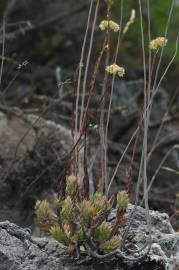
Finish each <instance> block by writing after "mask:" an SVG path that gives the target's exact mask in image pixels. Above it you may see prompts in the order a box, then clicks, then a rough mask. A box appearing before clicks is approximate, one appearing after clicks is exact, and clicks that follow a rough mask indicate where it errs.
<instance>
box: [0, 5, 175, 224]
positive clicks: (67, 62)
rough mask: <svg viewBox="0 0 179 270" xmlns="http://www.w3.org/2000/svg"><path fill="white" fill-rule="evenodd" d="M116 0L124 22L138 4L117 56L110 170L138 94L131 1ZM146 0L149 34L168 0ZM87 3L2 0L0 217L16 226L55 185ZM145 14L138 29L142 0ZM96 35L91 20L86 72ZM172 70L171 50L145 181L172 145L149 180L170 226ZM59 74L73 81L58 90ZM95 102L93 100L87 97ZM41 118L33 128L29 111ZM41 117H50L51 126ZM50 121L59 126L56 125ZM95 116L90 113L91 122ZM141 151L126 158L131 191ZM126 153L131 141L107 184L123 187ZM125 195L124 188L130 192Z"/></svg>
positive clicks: (159, 32) (170, 49)
mask: <svg viewBox="0 0 179 270" xmlns="http://www.w3.org/2000/svg"><path fill="white" fill-rule="evenodd" d="M124 2H125V3H124V17H123V23H124V24H125V23H126V22H127V21H128V19H129V17H130V12H131V9H136V20H135V23H134V24H133V25H132V26H131V27H130V29H129V31H128V33H127V35H126V36H125V38H124V40H123V43H122V46H121V49H120V53H119V58H118V61H119V63H120V65H122V66H124V67H125V69H126V76H125V79H123V80H122V81H121V80H120V81H119V80H118V79H117V80H116V83H115V89H114V90H115V91H114V101H113V108H112V114H111V121H110V134H109V164H108V166H109V171H110V172H112V171H113V169H114V168H115V165H116V163H117V161H118V159H119V158H120V156H121V154H122V152H123V149H124V147H125V145H126V144H127V142H128V140H129V138H130V136H131V134H132V132H133V131H134V129H135V127H136V125H137V123H138V119H139V116H140V111H141V105H142V101H143V95H142V87H143V81H142V80H143V67H142V58H141V55H142V54H141V43H140V40H141V37H140V26H139V13H138V5H137V3H138V1H129V0H128V1H124ZM150 2H151V14H152V16H151V28H152V37H156V36H163V35H164V32H165V26H166V22H167V16H168V13H169V9H170V4H171V1H168V0H167V1H161V0H151V1H150ZM89 3H90V1H88V0H85V1H84V0H79V1H74V0H66V1H62V0H53V1H50V0H39V1H35V0H18V1H10V0H8V1H5V0H4V1H3V0H1V1H0V15H1V31H0V42H1V50H2V49H3V44H4V48H5V50H4V63H3V72H2V80H1V86H0V91H1V102H0V113H1V114H0V169H1V173H0V176H1V179H0V188H1V194H0V206H1V210H0V211H1V214H0V219H2V220H4V219H10V220H12V221H15V222H16V223H19V224H21V225H31V224H32V220H33V207H34V202H35V201H36V200H37V198H39V197H44V196H47V195H49V197H53V191H54V190H56V188H57V186H58V181H59V179H60V175H61V173H62V170H63V162H64V160H63V157H64V154H65V153H66V152H67V150H68V149H69V148H70V144H71V142H70V140H71V139H70V132H69V128H70V127H71V113H72V108H73V101H74V84H73V82H74V80H75V74H76V72H77V68H78V64H79V59H80V52H81V46H82V42H83V36H84V32H85V27H86V21H87V16H88V8H89ZM105 12H106V9H105V3H104V2H103V1H101V5H100V10H99V17H98V24H99V23H100V20H101V19H102V18H104V16H105ZM178 12H179V6H178V4H177V3H176V5H175V7H174V12H173V16H172V20H171V23H170V26H169V34H168V39H169V42H168V45H167V47H166V48H165V52H164V58H163V62H162V66H161V69H160V76H161V74H162V72H163V71H164V70H165V68H166V66H167V64H168V63H169V61H170V60H171V58H172V56H173V54H174V50H175V42H176V37H177V35H178V28H179V20H178V15H177V14H178ZM4 15H5V20H3V18H4V17H3V16H4ZM143 15H144V29H146V25H147V17H146V15H147V10H146V7H145V5H144V7H143ZM113 18H114V20H115V21H118V22H119V21H120V1H118V0H115V1H114V6H113ZM102 39H103V33H101V32H100V30H99V27H98V26H96V32H95V42H94V46H93V54H92V59H91V64H90V70H92V67H93V64H94V62H95V60H96V57H97V56H98V53H99V51H100V48H101V42H102ZM146 43H147V42H146ZM115 44H116V36H115V35H114V36H112V43H111V45H112V48H114V49H115ZM146 46H147V44H146ZM1 60H2V56H1ZM178 73H179V55H177V56H176V58H175V60H174V62H173V64H172V66H171V68H170V70H169V72H168V74H167V76H166V77H165V79H164V80H163V83H162V85H161V88H160V91H159V93H158V95H157V96H156V99H155V102H154V106H153V113H152V118H151V124H150V130H149V149H151V147H152V143H153V141H154V139H155V136H156V134H157V130H158V128H159V127H160V124H161V122H162V119H163V116H164V114H165V113H166V112H168V113H167V114H166V117H165V121H164V125H163V128H162V130H161V133H160V136H159V139H158V141H157V145H156V149H155V151H154V152H153V154H152V156H151V161H150V162H149V165H148V175H149V180H150V179H151V178H152V176H153V175H154V174H155V172H156V169H157V168H158V166H159V165H160V162H161V160H162V158H163V157H164V156H165V154H167V153H168V151H169V150H170V149H172V150H171V153H170V155H169V156H168V159H167V160H166V162H165V163H164V164H163V165H162V167H163V168H161V170H160V171H159V173H158V174H157V177H156V180H155V182H154V184H153V185H152V189H151V192H150V206H151V208H153V209H157V210H160V211H167V212H168V214H169V215H170V216H171V221H172V223H173V224H174V226H175V227H176V228H178V216H177V210H178V203H179V199H178V196H179V195H178V192H179V181H178V180H179V177H178V175H179V150H178V149H177V148H176V147H174V146H175V145H177V144H178V141H179V139H178V138H179V136H178V135H179V134H178V124H179V122H178V117H179V107H178V101H179V95H178V90H179V89H178V90H176V89H177V87H178ZM102 76H103V75H102V72H101V70H100V73H99V76H98V80H97V83H96V87H97V88H99V89H100V87H101V80H102ZM66 80H67V82H71V83H67V84H65V85H64V87H63V89H62V92H60V91H61V90H60V91H59V87H58V84H59V83H60V82H62V81H63V82H64V81H66ZM171 101H172V102H171ZM93 106H94V108H95V101H94V104H93ZM14 108H15V111H14ZM18 109H19V111H18ZM21 112H23V114H24V115H25V116H26V117H28V121H26V120H27V119H26V120H24V118H23V117H22V118H21V116H19V114H20V115H21ZM39 116H43V118H44V119H45V120H44V122H43V123H41V124H39V125H36V126H35V127H34V124H33V123H34V119H36V118H35V117H39ZM19 117H20V118H19ZM24 121H25V123H24ZM48 121H51V122H50V124H49V122H48ZM52 123H54V125H57V124H58V125H59V126H57V127H54V126H53V124H52ZM95 124H96V122H95V119H94V120H93V121H92V125H95ZM32 125H33V128H32V129H31V126H32ZM52 126H53V127H52ZM63 128H64V129H63ZM51 129H52V130H53V131H51ZM27 130H30V131H29V132H28V136H29V137H28V136H26V141H25V139H23V144H22V145H20V146H21V148H20V147H19V141H20V140H21V139H22V137H23V136H24V133H27ZM140 141H141V138H140V139H139V142H140ZM65 144H66V145H65ZM17 145H18V149H17ZM19 148H20V150H19ZM17 150H18V151H17ZM140 151H141V148H140V144H139V147H138V148H137V151H136V157H135V161H134V164H133V172H132V179H133V181H134V187H133V189H135V181H136V179H137V172H138V166H139V161H140ZM131 155H132V149H130V151H129V153H128V155H127V156H126V158H125V160H124V162H123V164H122V165H121V168H120V169H119V172H118V175H117V177H116V179H115V183H114V185H113V187H112V191H113V192H116V191H117V190H118V188H120V187H123V186H125V185H126V183H127V181H128V179H127V170H128V167H129V162H130V158H131ZM56 160H58V162H56ZM141 196H142V195H141ZM133 199H134V198H133V195H132V194H131V200H133Z"/></svg>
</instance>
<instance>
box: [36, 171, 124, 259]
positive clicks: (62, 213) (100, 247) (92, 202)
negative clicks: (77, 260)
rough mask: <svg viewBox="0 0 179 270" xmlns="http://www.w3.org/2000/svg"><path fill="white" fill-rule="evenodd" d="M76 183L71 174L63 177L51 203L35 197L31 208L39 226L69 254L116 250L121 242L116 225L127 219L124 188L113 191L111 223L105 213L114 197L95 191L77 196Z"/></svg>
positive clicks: (109, 210)
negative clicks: (63, 184) (60, 194)
mask: <svg viewBox="0 0 179 270" xmlns="http://www.w3.org/2000/svg"><path fill="white" fill-rule="evenodd" d="M77 185H78V183H77V178H76V177H75V176H73V175H71V176H69V177H67V182H66V194H65V196H64V197H63V198H58V199H56V201H55V202H54V204H53V205H50V204H49V203H48V202H47V201H45V200H44V201H37V203H36V206H35V212H36V217H37V220H38V225H39V227H40V229H41V230H42V231H44V232H45V233H47V234H49V235H51V236H52V237H53V238H54V239H56V240H57V241H59V242H60V243H62V244H63V245H65V246H66V247H67V252H68V254H69V255H74V256H76V255H77V254H80V251H81V250H83V251H85V252H87V254H88V255H92V254H91V253H90V252H92V253H93V252H95V253H96V254H100V255H103V254H108V253H111V252H114V251H117V250H118V249H119V248H120V246H121V244H122V237H121V236H120V228H121V227H122V226H123V225H125V224H126V221H127V214H126V209H127V206H128V194H127V192H126V191H120V192H119V193H118V194H117V197H116V200H115V203H116V220H115V222H114V223H113V224H112V223H111V222H109V220H108V217H109V214H110V213H111V211H112V209H113V204H114V199H115V198H114V197H111V198H110V199H108V198H107V197H106V196H104V195H102V194H100V193H98V192H95V193H94V194H93V195H92V196H91V197H90V198H84V197H83V198H80V197H82V196H79V193H78V192H77ZM116 201H117V202H116ZM89 253H90V254H89ZM75 254H76V255H75Z"/></svg>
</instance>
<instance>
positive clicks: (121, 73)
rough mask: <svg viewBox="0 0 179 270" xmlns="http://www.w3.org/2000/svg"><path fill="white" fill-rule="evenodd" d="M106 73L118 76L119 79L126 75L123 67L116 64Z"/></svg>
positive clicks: (109, 67) (108, 68) (108, 67)
mask: <svg viewBox="0 0 179 270" xmlns="http://www.w3.org/2000/svg"><path fill="white" fill-rule="evenodd" d="M106 71H107V72H108V73H110V74H111V75H118V76H119V77H123V76H124V75H125V69H124V68H123V67H119V66H118V65H116V64H112V65H110V66H107V67H106Z"/></svg>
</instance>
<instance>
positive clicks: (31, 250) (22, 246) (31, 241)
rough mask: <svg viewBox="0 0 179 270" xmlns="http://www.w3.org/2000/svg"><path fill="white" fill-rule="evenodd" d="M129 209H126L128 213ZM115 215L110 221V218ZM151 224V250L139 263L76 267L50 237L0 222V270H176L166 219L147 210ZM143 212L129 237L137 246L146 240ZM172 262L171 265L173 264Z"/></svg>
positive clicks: (174, 243)
mask: <svg viewBox="0 0 179 270" xmlns="http://www.w3.org/2000/svg"><path fill="white" fill-rule="evenodd" d="M132 209H133V206H129V212H130V211H131V210H132ZM114 215H115V213H113V214H112V216H111V218H112V219H113V218H114ZM150 216H151V223H152V241H153V244H152V249H151V251H150V253H149V255H148V256H147V257H146V258H145V260H144V261H140V263H135V264H134V263H130V264H129V263H126V262H123V261H122V260H120V261H117V262H111V263H109V262H107V261H106V262H104V261H103V262H97V261H92V260H91V261H88V262H86V263H85V264H84V263H82V264H80V265H79V262H74V261H73V262H72V261H70V260H69V258H67V257H66V256H65V255H64V253H65V249H64V247H63V246H61V245H60V244H59V243H57V242H56V241H54V240H52V239H50V238H35V237H32V236H31V234H30V232H29V230H28V229H22V228H20V227H18V226H17V225H15V224H12V223H10V222H8V221H5V222H1V223H0V270H7V269H9V270H22V269H23V270H37V269H39V270H68V269H69V270H77V269H81V270H87V269H89V270H93V269H103V270H104V269H111V270H112V269H121V270H122V269H126V270H127V269H133V270H134V269H138V270H142V269H145V270H147V269H150V270H157V269H158V270H164V269H176V270H177V269H178V268H177V266H176V263H177V260H179V258H177V257H176V255H177V249H179V236H178V235H177V234H174V231H173V229H172V227H171V225H170V222H169V219H168V216H167V215H166V214H161V213H159V212H154V211H150ZM145 223H146V222H145V210H144V209H143V208H141V207H137V211H136V215H135V219H134V222H133V224H132V227H131V230H130V237H131V236H132V235H133V238H132V240H130V241H133V242H134V241H135V242H136V244H137V245H138V246H142V245H143V243H144V241H145V239H146V224H145ZM174 263H175V265H174Z"/></svg>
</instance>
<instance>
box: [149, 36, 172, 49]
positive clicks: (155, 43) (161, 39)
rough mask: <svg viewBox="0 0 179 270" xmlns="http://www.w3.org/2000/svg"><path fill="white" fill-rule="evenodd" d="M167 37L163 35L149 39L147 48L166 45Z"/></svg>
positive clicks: (157, 47)
mask: <svg viewBox="0 0 179 270" xmlns="http://www.w3.org/2000/svg"><path fill="white" fill-rule="evenodd" d="M167 42H168V39H166V38H164V37H157V38H155V39H153V40H151V41H150V44H149V48H150V49H151V50H157V49H159V48H162V47H164V46H166V45H167Z"/></svg>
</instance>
